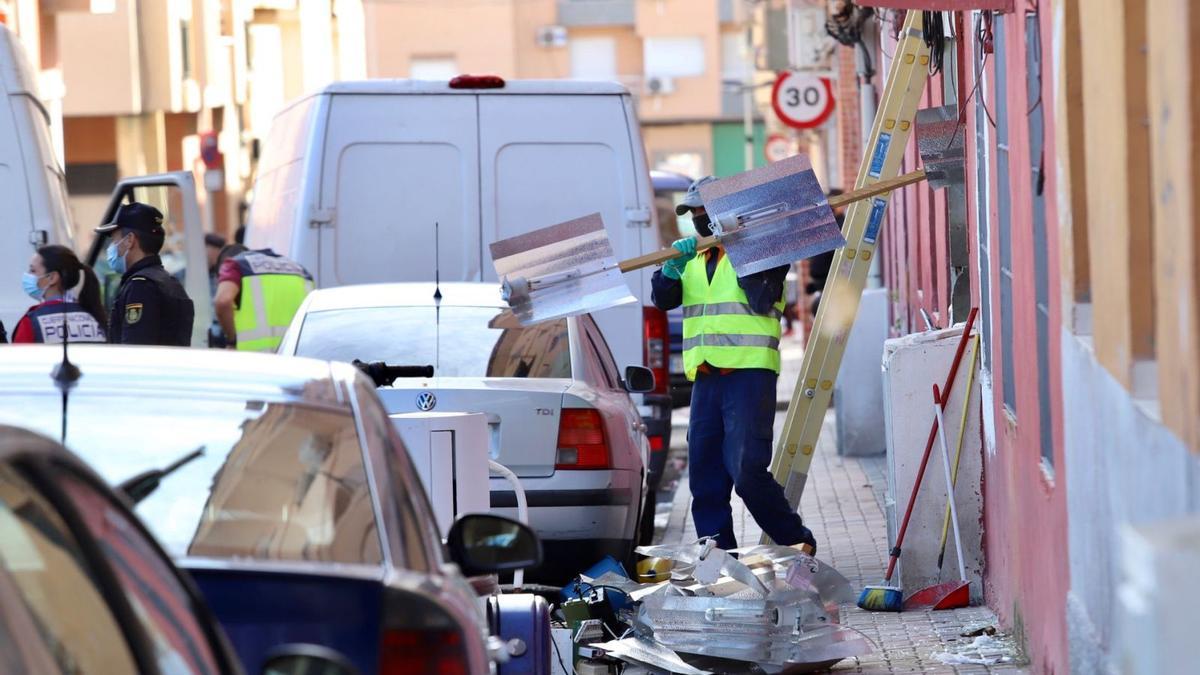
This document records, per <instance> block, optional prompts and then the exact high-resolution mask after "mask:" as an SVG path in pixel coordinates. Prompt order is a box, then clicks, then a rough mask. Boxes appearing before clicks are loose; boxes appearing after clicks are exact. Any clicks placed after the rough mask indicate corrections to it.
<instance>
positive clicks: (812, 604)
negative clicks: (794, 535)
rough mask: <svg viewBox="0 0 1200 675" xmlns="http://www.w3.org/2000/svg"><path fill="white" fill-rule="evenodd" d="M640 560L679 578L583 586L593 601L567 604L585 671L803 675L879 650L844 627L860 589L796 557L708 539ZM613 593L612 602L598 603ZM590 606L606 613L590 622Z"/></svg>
mask: <svg viewBox="0 0 1200 675" xmlns="http://www.w3.org/2000/svg"><path fill="white" fill-rule="evenodd" d="M637 552H638V553H640V554H641V555H643V556H647V557H650V558H659V559H662V560H665V561H667V564H668V565H669V567H670V571H669V577H668V578H664V579H662V580H661V581H657V582H655V583H638V582H636V581H632V580H630V579H628V578H625V577H623V576H622V575H620V574H618V573H614V572H607V573H605V574H603V575H601V576H599V577H596V578H588V577H581V579H580V582H581V584H582V585H586V586H588V587H590V589H591V590H590V592H589V596H588V599H587V600H584V599H580V600H576V601H573V602H572V603H567V605H564V610H567V609H568V608H570V609H572V610H573V612H572V614H573V615H574V616H573V619H571V617H569V619H571V620H570V623H571V624H572V627H573V632H572V636H573V642H574V643H575V654H574V655H573V656H576V655H577V656H579V657H581V661H579V662H577V663H576V670H577V672H601V673H602V672H608V671H607V669H601V668H603V667H604V664H605V663H606V662H608V663H612V662H617V661H619V662H623V663H624V664H626V665H628V666H636V667H640V668H645V669H649V670H650V671H652V672H662V671H666V672H672V673H688V674H692V675H697V674H703V673H752V672H754V673H757V672H766V673H776V672H781V671H783V670H787V671H788V672H797V671H799V670H809V669H812V670H820V669H825V668H828V667H829V666H831V665H833V664H834V663H837V662H838V661H841V660H842V659H846V658H851V657H855V656H861V655H863V654H867V653H869V652H870V651H871V643H870V641H869V640H868V639H867V638H866V637H865V636H863V635H862V634H861V633H859V632H858V631H856V630H854V629H852V628H848V627H846V626H842V625H840V624H839V614H838V611H839V607H840V605H841V604H842V603H845V602H852V601H853V600H854V597H855V594H854V591H853V589H852V588H851V587H850V583H849V582H848V581H847V580H846V578H845V577H843V576H842V575H841V574H839V573H838V572H837V570H835V569H833V568H832V567H830V566H829V565H826V564H825V563H822V562H821V561H819V560H817V559H816V558H813V557H812V556H810V555H808V554H806V553H802V552H801V551H799V550H797V549H796V548H789V547H784V546H754V547H748V548H742V549H737V550H735V551H723V550H721V549H719V548H716V547H715V545H714V542H713V541H712V540H710V539H701V540H700V541H699V542H697V543H695V544H688V545H683V546H643V547H641V548H639V549H638V550H637ZM734 554H736V555H734ZM663 576H664V577H666V576H667V575H666V574H664V575H663ZM605 593H606V594H607V597H608V600H604V601H603V602H600V603H597V602H596V598H597V596H598V595H599V596H600V597H601V598H603V596H604V594H605ZM614 599H616V600H617V601H616V602H613V600H614ZM589 602H590V603H591V604H590V605H589V606H590V607H593V608H594V607H597V606H600V607H603V609H602V610H601V611H592V612H590V613H589V612H588V611H586V608H585V607H584V605H581V604H580V603H584V604H587V603H589ZM585 665H586V667H585V668H583V669H580V666H585ZM632 670H635V669H629V668H626V669H625V670H624V671H623V672H632Z"/></svg>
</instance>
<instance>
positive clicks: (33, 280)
mask: <svg viewBox="0 0 1200 675" xmlns="http://www.w3.org/2000/svg"><path fill="white" fill-rule="evenodd" d="M39 279H41V277H39V276H38V275H36V274H34V273H33V272H26V273H25V274H24V275H22V276H21V288H23V289H25V294H26V295H28V296H29V297H31V298H33V299H34V300H41V299H42V296H44V295H45V294H46V289H44V288H38V280H39Z"/></svg>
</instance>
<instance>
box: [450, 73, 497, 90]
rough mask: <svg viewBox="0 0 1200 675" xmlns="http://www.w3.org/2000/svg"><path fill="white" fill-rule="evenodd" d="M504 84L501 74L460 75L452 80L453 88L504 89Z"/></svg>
mask: <svg viewBox="0 0 1200 675" xmlns="http://www.w3.org/2000/svg"><path fill="white" fill-rule="evenodd" d="M504 84H505V82H504V78H503V77H500V76H499V75H459V76H458V77H455V78H454V79H452V80H450V88H451V89H503V88H504Z"/></svg>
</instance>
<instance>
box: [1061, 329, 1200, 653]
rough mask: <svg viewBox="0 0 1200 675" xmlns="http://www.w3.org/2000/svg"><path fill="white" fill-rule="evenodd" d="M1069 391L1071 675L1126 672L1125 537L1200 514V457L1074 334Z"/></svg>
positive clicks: (1067, 340)
mask: <svg viewBox="0 0 1200 675" xmlns="http://www.w3.org/2000/svg"><path fill="white" fill-rule="evenodd" d="M1062 382H1063V442H1064V445H1065V448H1064V450H1065V452H1064V454H1065V462H1066V481H1067V516H1068V524H1067V531H1068V542H1069V547H1070V549H1069V550H1070V561H1071V590H1070V592H1069V593H1068V595H1067V631H1068V637H1069V640H1070V653H1071V672H1073V673H1106V672H1117V666H1118V664H1117V662H1116V660H1115V655H1116V654H1117V653H1118V646H1119V645H1120V644H1121V640H1122V636H1121V634H1120V629H1119V624H1118V621H1117V615H1118V601H1117V593H1118V586H1119V583H1118V582H1119V573H1118V566H1119V564H1120V560H1121V555H1122V550H1121V537H1120V532H1121V530H1122V528H1124V527H1127V526H1132V527H1139V526H1143V525H1150V524H1153V523H1157V522H1160V521H1164V520H1168V519H1173V518H1177V517H1179V516H1182V515H1184V514H1197V513H1200V456H1198V455H1194V454H1191V453H1190V452H1188V450H1187V448H1186V447H1184V445H1183V443H1181V442H1180V441H1179V439H1178V438H1176V437H1175V435H1174V434H1172V433H1171V432H1170V431H1168V430H1167V429H1166V428H1165V427H1163V426H1162V425H1161V424H1160V423H1159V422H1158V421H1157V420H1154V419H1151V418H1150V417H1148V416H1147V415H1146V413H1145V412H1144V411H1143V409H1142V408H1141V407H1139V406H1138V405H1137V404H1136V403H1135V401H1134V400H1133V398H1132V397H1131V396H1130V395H1129V393H1128V392H1127V391H1126V390H1125V388H1124V387H1122V386H1121V385H1120V384H1119V383H1118V382H1117V381H1116V380H1115V379H1113V377H1112V376H1111V375H1110V374H1109V373H1108V371H1107V370H1105V369H1104V368H1103V367H1102V366H1101V365H1100V364H1099V363H1097V361H1096V358H1095V355H1094V354H1093V352H1092V349H1091V346H1090V344H1089V342H1088V340H1087V339H1086V338H1079V337H1076V336H1075V335H1073V334H1072V333H1070V332H1064V333H1063V338H1062ZM1180 583H1190V580H1188V579H1184V580H1181V581H1180ZM1193 610H1194V608H1193ZM1193 613H1194V612H1193ZM1193 634H1194V633H1193ZM1186 648H1187V649H1188V650H1191V649H1192V648H1193V645H1187V646H1186ZM1184 653H1190V651H1189V652H1180V654H1184ZM1185 658H1188V659H1190V660H1191V661H1192V663H1193V664H1194V659H1191V657H1185Z"/></svg>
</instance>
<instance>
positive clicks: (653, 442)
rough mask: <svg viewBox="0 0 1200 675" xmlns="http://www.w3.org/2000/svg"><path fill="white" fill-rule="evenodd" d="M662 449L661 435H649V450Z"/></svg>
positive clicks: (658, 450) (657, 450)
mask: <svg viewBox="0 0 1200 675" xmlns="http://www.w3.org/2000/svg"><path fill="white" fill-rule="evenodd" d="M662 449H663V437H662V436H650V452H662Z"/></svg>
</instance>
